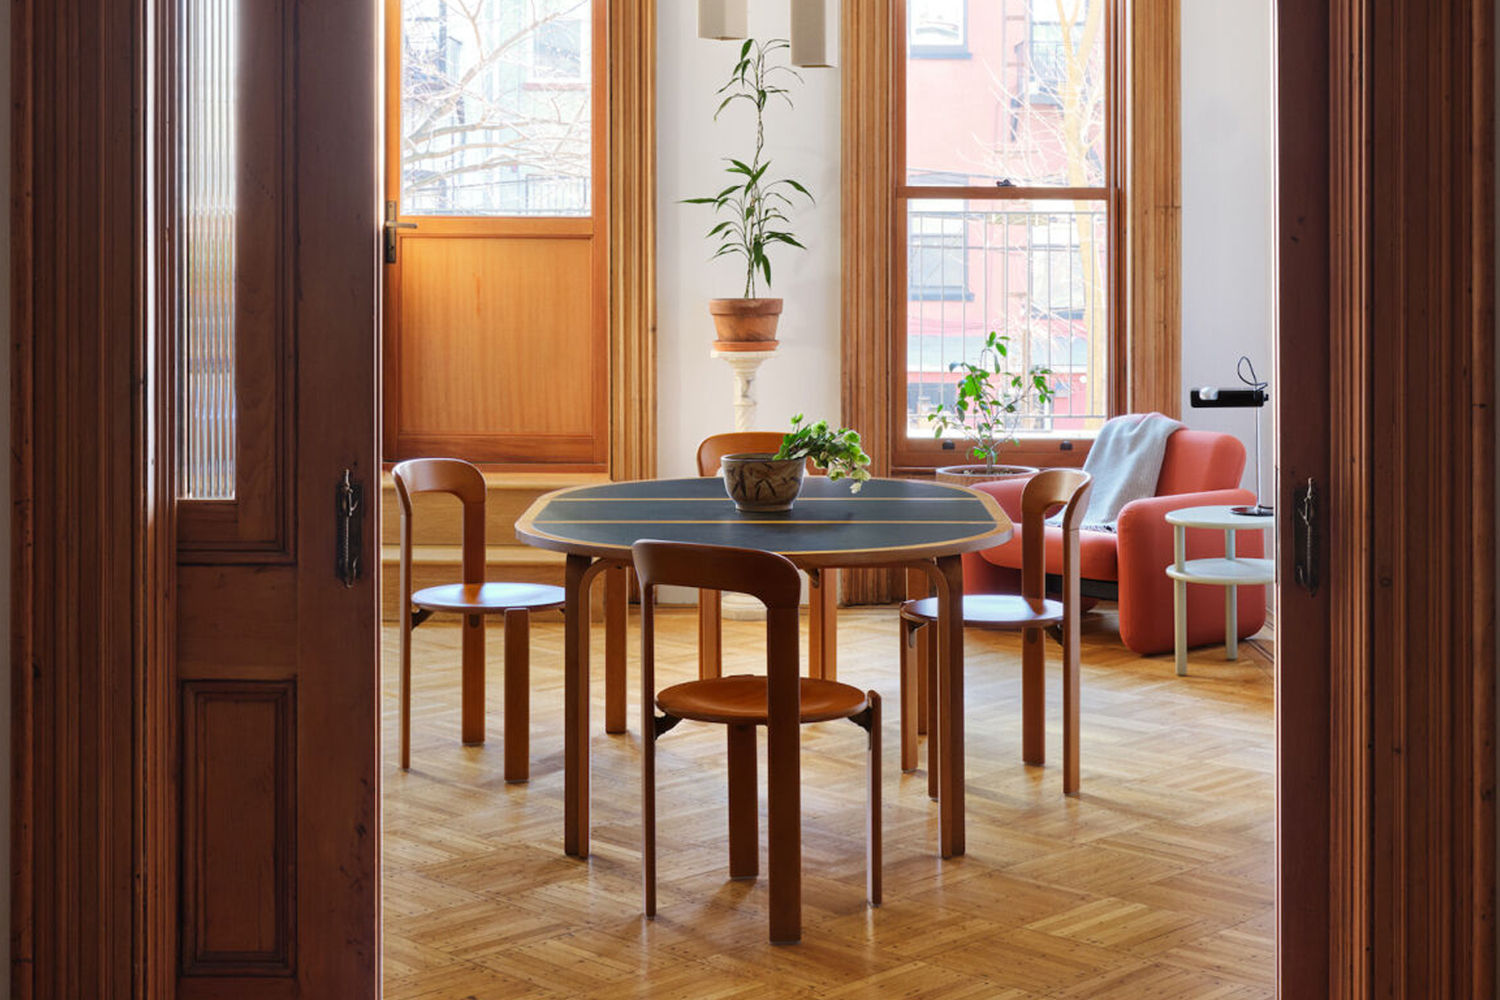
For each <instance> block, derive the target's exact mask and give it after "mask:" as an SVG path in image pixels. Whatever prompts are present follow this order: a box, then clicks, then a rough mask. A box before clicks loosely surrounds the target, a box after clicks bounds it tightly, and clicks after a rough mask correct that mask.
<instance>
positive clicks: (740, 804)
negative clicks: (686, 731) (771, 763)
mask: <svg viewBox="0 0 1500 1000" xmlns="http://www.w3.org/2000/svg"><path fill="white" fill-rule="evenodd" d="M725 728H726V729H727V730H728V732H729V877H730V878H735V879H739V878H744V879H753V878H755V877H756V876H757V875H759V874H760V818H759V816H758V815H757V813H758V800H757V789H756V767H755V727H754V726H726V727H725Z"/></svg>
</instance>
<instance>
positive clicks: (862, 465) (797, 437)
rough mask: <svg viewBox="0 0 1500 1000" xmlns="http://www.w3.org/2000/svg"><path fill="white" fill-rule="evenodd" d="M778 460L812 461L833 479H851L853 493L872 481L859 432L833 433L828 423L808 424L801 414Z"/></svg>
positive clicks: (783, 442)
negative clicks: (799, 459)
mask: <svg viewBox="0 0 1500 1000" xmlns="http://www.w3.org/2000/svg"><path fill="white" fill-rule="evenodd" d="M774 457H776V458H803V459H806V458H810V459H812V461H813V464H814V465H816V466H817V467H818V468H820V469H823V470H825V471H826V472H827V473H828V478H829V479H848V480H850V481H851V482H850V486H849V489H850V491H851V492H853V493H858V492H859V488H860V486H861V484H863V483H864V481H865V480H867V479H869V478H870V469H869V465H870V456H869V455H866V454H865V450H864V449H863V448H861V447H860V445H859V431H854V430H850V429H849V428H847V427H840V428H839V429H838V430H833V429H832V428H830V427H829V426H828V421H826V420H819V421H818V422H817V423H815V424H804V423H803V422H802V414H800V413H799V414H797V415H796V416H795V417H793V418H792V429H791V430H790V431H788V432H787V434H786V436H785V437H783V438H782V439H781V450H780V451H778V452H777V453H776V455H775V456H774Z"/></svg>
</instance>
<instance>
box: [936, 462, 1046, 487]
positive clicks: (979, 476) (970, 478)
mask: <svg viewBox="0 0 1500 1000" xmlns="http://www.w3.org/2000/svg"><path fill="white" fill-rule="evenodd" d="M1037 471H1038V470H1037V469H1034V468H1032V467H1031V466H1029V465H997V466H995V467H994V468H993V469H986V468H985V467H984V466H982V465H948V466H944V467H943V468H941V469H938V470H937V472H936V474H935V476H934V478H935V479H937V481H938V482H940V483H952V484H953V485H955V486H973V485H974V484H975V483H993V482H995V481H996V480H998V479H1015V478H1018V477H1020V476H1031V475H1035V474H1036V473H1037Z"/></svg>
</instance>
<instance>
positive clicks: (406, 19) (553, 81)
mask: <svg viewBox="0 0 1500 1000" xmlns="http://www.w3.org/2000/svg"><path fill="white" fill-rule="evenodd" d="M592 19H593V3H592V0H525V2H521V0H466V2H464V3H456V2H452V0H403V3H402V5H401V77H402V82H401V102H402V105H401V211H402V214H403V215H415V216H423V215H427V216H437V215H446V216H468V217H495V216H587V215H589V214H591V213H592V207H591V205H590V201H589V199H590V193H591V190H592V184H591V183H590V177H591V173H592V162H593V95H592V93H591V90H590V88H589V87H588V86H587V84H588V81H589V79H590V78H591V76H592V73H593V69H592V63H593V59H592V56H593V53H592V46H591V41H590V40H591V32H590V31H589V28H588V26H589V24H590V23H591V22H592Z"/></svg>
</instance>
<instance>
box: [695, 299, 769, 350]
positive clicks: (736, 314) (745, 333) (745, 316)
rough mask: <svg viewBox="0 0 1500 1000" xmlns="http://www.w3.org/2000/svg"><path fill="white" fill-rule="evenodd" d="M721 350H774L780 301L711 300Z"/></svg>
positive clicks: (716, 345) (718, 344)
mask: <svg viewBox="0 0 1500 1000" xmlns="http://www.w3.org/2000/svg"><path fill="white" fill-rule="evenodd" d="M708 311H709V313H710V315H712V316H713V318H714V329H715V330H716V331H718V334H719V339H718V341H716V342H715V343H714V346H715V347H717V348H718V349H719V350H721V351H774V350H775V349H776V325H777V323H778V322H780V320H781V300H780V299H709V300H708Z"/></svg>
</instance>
